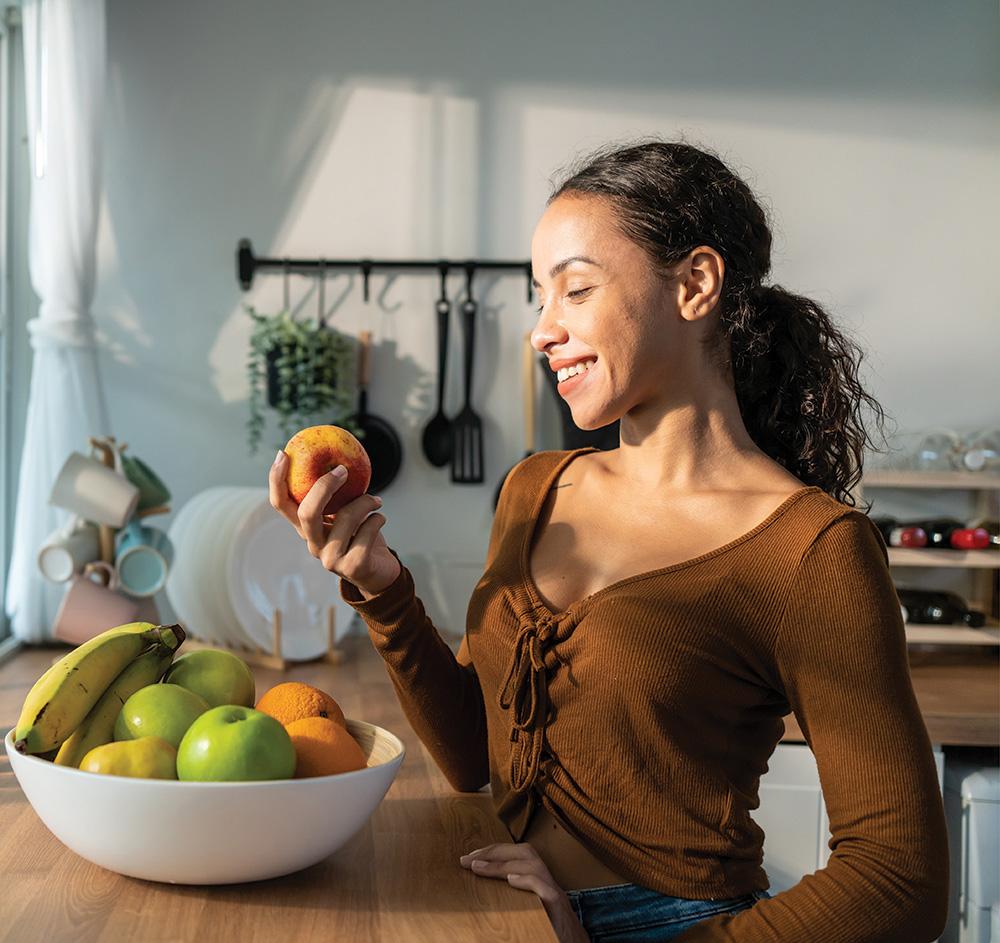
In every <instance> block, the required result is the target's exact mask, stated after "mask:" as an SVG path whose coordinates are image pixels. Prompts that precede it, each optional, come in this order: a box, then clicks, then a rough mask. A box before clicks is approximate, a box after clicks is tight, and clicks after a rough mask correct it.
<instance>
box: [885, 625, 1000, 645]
mask: <svg viewBox="0 0 1000 943" xmlns="http://www.w3.org/2000/svg"><path fill="white" fill-rule="evenodd" d="M905 628H906V641H907V643H908V644H911V645H1000V627H998V626H996V625H986V626H983V627H982V628H981V629H972V628H970V627H969V626H967V625H909V624H906V626H905Z"/></svg>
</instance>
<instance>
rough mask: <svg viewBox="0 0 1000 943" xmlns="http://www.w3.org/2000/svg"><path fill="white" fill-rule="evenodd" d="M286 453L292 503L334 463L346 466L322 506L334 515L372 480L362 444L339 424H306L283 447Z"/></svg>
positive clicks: (307, 490) (366, 455)
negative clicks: (342, 474)
mask: <svg viewBox="0 0 1000 943" xmlns="http://www.w3.org/2000/svg"><path fill="white" fill-rule="evenodd" d="M285 454H286V455H287V456H288V471H287V475H286V478H287V482H288V493H289V494H290V495H291V496H292V499H293V500H294V501H295V503H296V504H301V503H302V499H303V498H305V496H306V495H307V494H308V493H309V489H310V488H312V486H313V485H314V484H316V482H317V481H318V480H319V479H320V478H322V477H323V476H324V475H325V474H326V473H327V472H330V471H333V469H334V468H336V467H337V466H338V465H343V466H344V468H346V469H347V478H346V479H345V480H344V483H343V484H342V485H341V486H340V487H339V488H338V489H337V490H336V491H335V492H334V494H333V496H332V497H331V498H330V500H329V501H328V502H327V504H326V507H325V508H324V509H323V513H324V514H336V513H337V511H339V510H340V509H341V508H342V507H343V506H344V505H345V504H348V503H349V502H351V501H353V500H354V499H355V498H360V497H361V495H363V494H364V493H365V492H366V491H367V490H368V485H369V484H371V480H372V463H371V461H370V460H369V458H368V453H367V452H366V451H365V448H364V446H363V445H362V444H361V443H360V442H359V441H358V440H357V439H356V438H355V437H354V436H353V435H351V433H350V432H348V431H347V430H346V429H341V428H340V426H309V427H308V428H306V429H301V430H299V431H298V432H296V433H295V435H293V436H292V437H291V438H290V439H289V440H288V444H287V445H286V446H285Z"/></svg>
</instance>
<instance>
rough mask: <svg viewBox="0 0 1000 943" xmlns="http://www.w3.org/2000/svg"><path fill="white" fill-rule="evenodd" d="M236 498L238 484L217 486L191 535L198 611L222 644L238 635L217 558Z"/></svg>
mask: <svg viewBox="0 0 1000 943" xmlns="http://www.w3.org/2000/svg"><path fill="white" fill-rule="evenodd" d="M240 498H241V494H240V489H238V488H231V487H226V488H222V489H220V491H219V493H218V494H217V495H216V497H215V499H214V500H213V502H212V507H210V508H209V510H208V512H207V513H206V514H205V515H204V517H203V518H202V521H201V526H200V527H199V528H198V531H197V533H196V534H195V535H194V539H195V542H196V544H197V545H196V546H195V547H193V548H192V551H193V557H194V560H195V566H196V567H197V571H198V572H197V594H198V598H199V600H200V601H201V607H202V611H203V612H204V613H205V615H206V616H207V617H208V618H209V619H210V620H211V625H212V634H213V635H214V636H215V637H216V638H217V639H218V640H219V641H221V642H224V643H225V644H226V645H234V644H236V643H237V642H238V641H240V636H241V633H240V632H239V628H238V626H237V625H236V618H235V613H233V611H232V606H231V605H230V604H229V599H228V596H229V590H228V588H227V587H226V581H225V570H224V568H223V567H222V565H221V558H222V557H223V556H225V552H226V549H227V548H226V544H225V539H224V537H225V530H226V527H225V521H226V518H227V516H228V514H229V511H230V508H231V507H232V506H233V505H234V504H235V503H237V502H238V501H239V500H240Z"/></svg>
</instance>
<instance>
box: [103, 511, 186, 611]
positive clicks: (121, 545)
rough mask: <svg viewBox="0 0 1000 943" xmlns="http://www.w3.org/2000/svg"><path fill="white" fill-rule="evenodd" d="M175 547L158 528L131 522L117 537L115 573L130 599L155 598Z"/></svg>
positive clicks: (165, 577)
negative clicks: (132, 597) (135, 597)
mask: <svg viewBox="0 0 1000 943" xmlns="http://www.w3.org/2000/svg"><path fill="white" fill-rule="evenodd" d="M173 561H174V547H173V544H171V542H170V538H169V537H168V536H167V535H166V533H165V532H164V531H162V530H160V529H159V528H156V527H149V526H147V525H145V524H142V523H140V522H139V521H138V520H133V521H131V522H130V523H129V524H128V526H127V527H125V528H123V529H122V531H121V532H120V533H119V535H118V547H117V556H116V558H115V572H116V573H117V576H118V586H119V589H120V590H121V591H122V592H124V593H127V594H128V595H129V596H138V597H140V598H141V597H144V596H155V595H156V594H157V593H158V592H159V591H160V590H161V589H163V587H164V585H165V584H166V582H167V574H168V573H169V572H170V565H171V564H172V563H173Z"/></svg>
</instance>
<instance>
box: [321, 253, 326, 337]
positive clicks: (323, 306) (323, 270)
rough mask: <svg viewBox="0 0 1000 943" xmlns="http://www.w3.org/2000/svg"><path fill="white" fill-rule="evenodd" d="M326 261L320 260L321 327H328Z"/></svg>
mask: <svg viewBox="0 0 1000 943" xmlns="http://www.w3.org/2000/svg"><path fill="white" fill-rule="evenodd" d="M325 293H326V259H320V260H319V326H320V328H324V327H326V300H325Z"/></svg>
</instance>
